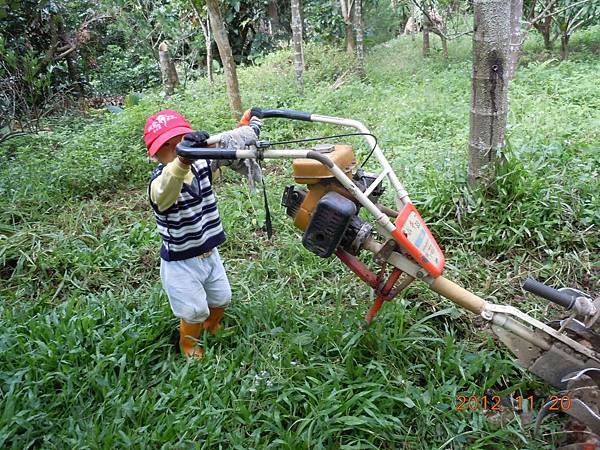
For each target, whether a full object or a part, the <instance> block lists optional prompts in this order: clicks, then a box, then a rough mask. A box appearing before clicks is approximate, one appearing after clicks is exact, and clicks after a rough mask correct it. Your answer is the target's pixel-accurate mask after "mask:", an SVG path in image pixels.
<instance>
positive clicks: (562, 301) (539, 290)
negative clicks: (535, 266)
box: [523, 277, 576, 309]
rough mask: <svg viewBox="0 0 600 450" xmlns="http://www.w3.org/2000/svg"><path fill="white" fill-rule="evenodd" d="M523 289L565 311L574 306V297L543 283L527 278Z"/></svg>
mask: <svg viewBox="0 0 600 450" xmlns="http://www.w3.org/2000/svg"><path fill="white" fill-rule="evenodd" d="M523 289H525V290H526V291H529V292H531V293H532V294H535V295H539V296H540V297H542V298H545V299H546V300H550V301H551V302H554V303H556V304H557V305H559V306H562V307H563V308H566V309H571V308H572V307H573V306H574V305H575V300H576V298H575V297H572V296H570V295H567V294H565V293H563V292H560V291H558V290H556V289H554V288H553V287H550V286H547V285H545V284H544V283H540V282H539V281H537V280H535V279H533V278H531V277H529V278H527V280H525V283H523Z"/></svg>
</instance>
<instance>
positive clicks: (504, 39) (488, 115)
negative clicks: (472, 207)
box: [468, 0, 510, 186]
mask: <svg viewBox="0 0 600 450" xmlns="http://www.w3.org/2000/svg"><path fill="white" fill-rule="evenodd" d="M473 6H474V8H473V9H474V17H475V31H474V34H473V76H472V80H473V81H472V98H471V120H470V122H471V123H470V134H469V168H468V177H469V184H470V185H471V186H477V185H479V184H480V183H482V182H483V183H486V184H487V183H489V182H490V181H491V180H492V178H493V176H494V173H495V172H494V171H495V168H496V164H497V162H498V151H499V150H500V149H501V148H502V147H504V133H505V130H506V116H507V113H508V76H507V72H508V65H509V58H510V52H509V49H510V2H507V1H506V0H474V2H473Z"/></svg>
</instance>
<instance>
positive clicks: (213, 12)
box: [206, 0, 242, 119]
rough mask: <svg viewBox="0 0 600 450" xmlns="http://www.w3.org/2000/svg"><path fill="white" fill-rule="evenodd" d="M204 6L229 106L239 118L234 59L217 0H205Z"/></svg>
mask: <svg viewBox="0 0 600 450" xmlns="http://www.w3.org/2000/svg"><path fill="white" fill-rule="evenodd" d="M206 6H207V8H208V17H209V19H210V26H211V28H212V30H213V35H214V38H215V42H216V43H217V47H218V48H219V55H220V56H221V62H222V63H223V71H224V72H225V79H226V82H227V94H228V96H229V107H230V108H231V113H232V114H233V116H234V118H235V119H239V117H240V116H241V115H242V99H241V97H240V88H239V84H238V78H237V71H236V66H235V61H234V60H233V54H232V52H231V45H229V37H228V36H227V32H226V31H225V22H223V17H222V15H221V10H220V8H219V2H218V1H217V0H206Z"/></svg>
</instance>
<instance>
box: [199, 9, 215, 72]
mask: <svg viewBox="0 0 600 450" xmlns="http://www.w3.org/2000/svg"><path fill="white" fill-rule="evenodd" d="M200 26H201V27H202V33H203V34H204V41H205V42H206V76H207V77H208V82H209V83H212V82H213V81H214V80H213V68H212V66H213V56H212V36H211V33H210V24H209V23H208V19H206V23H205V22H204V19H202V18H201V17H200Z"/></svg>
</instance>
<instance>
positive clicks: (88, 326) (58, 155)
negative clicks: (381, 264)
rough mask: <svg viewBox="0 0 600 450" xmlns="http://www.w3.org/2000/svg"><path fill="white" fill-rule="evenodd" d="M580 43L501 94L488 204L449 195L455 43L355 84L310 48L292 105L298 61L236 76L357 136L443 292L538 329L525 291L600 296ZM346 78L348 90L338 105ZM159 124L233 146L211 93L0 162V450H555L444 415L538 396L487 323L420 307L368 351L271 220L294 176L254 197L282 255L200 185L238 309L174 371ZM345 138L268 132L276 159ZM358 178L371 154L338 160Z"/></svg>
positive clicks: (458, 141)
mask: <svg viewBox="0 0 600 450" xmlns="http://www.w3.org/2000/svg"><path fill="white" fill-rule="evenodd" d="M580 36H581V37H579V35H577V34H576V35H575V36H574V38H573V48H574V51H573V54H572V60H570V61H566V62H559V61H557V60H555V59H553V58H552V55H547V54H545V53H543V52H542V49H541V45H540V42H539V40H538V39H533V40H531V42H528V44H527V46H526V53H525V54H524V56H523V60H522V63H523V64H522V66H521V67H520V68H519V71H518V74H517V77H516V79H515V80H514V82H513V84H512V85H511V90H510V95H511V99H510V111H511V112H510V118H509V122H510V128H509V130H508V133H507V136H508V140H509V143H510V146H509V150H508V153H507V156H508V161H509V163H508V164H507V166H506V168H505V169H504V172H503V173H502V176H501V177H500V179H499V180H498V182H497V183H496V185H495V186H493V187H492V188H491V190H490V192H486V193H471V192H469V191H468V190H467V189H466V188H465V185H464V173H465V172H466V169H465V167H466V147H467V146H466V142H467V136H468V111H469V102H470V86H469V83H470V80H469V77H470V61H469V49H470V41H469V39H468V38H466V39H464V40H459V41H457V42H453V43H451V45H450V58H449V60H448V61H447V62H445V61H443V60H442V59H441V57H440V55H438V54H435V55H434V56H433V57H432V58H430V59H428V60H423V59H422V58H421V57H420V56H419V49H418V45H417V44H418V43H413V42H411V41H410V39H400V40H395V41H391V42H389V43H386V44H383V45H380V46H377V47H376V48H374V49H372V51H371V52H370V53H369V56H368V78H367V81H360V80H357V79H355V78H353V77H352V75H344V74H345V73H346V72H347V71H348V70H349V69H350V68H351V61H349V60H348V58H347V57H346V56H345V55H344V54H342V53H340V52H337V51H335V50H334V49H330V48H326V47H321V46H308V53H307V56H306V61H307V66H308V68H309V70H308V72H307V73H306V85H307V89H306V96H305V97H299V96H298V95H297V93H296V91H295V88H294V82H293V80H294V75H293V71H292V64H291V55H288V54H286V53H277V54H273V55H269V56H267V57H265V58H264V60H263V61H261V65H259V66H255V67H254V66H253V67H246V68H243V69H242V70H241V71H240V78H241V80H240V83H241V88H242V92H243V95H244V101H245V103H246V105H247V106H250V105H259V106H264V107H288V108H294V109H302V110H309V111H315V112H321V113H326V114H331V115H341V116H348V117H355V118H358V119H361V120H363V121H364V122H365V123H367V124H368V126H369V127H370V128H371V129H372V131H373V132H374V133H375V134H376V135H377V136H378V138H379V140H380V142H381V145H382V147H383V148H384V149H385V150H386V153H387V154H388V156H389V158H390V160H391V162H392V164H393V165H394V167H395V168H396V170H397V173H398V175H399V176H400V177H401V179H402V180H403V181H404V182H405V184H406V186H407V187H408V190H409V192H411V197H412V198H413V199H414V200H415V201H417V202H418V204H419V208H420V209H421V211H422V212H423V215H424V216H425V217H427V219H428V221H429V222H430V223H431V227H432V229H433V231H434V233H435V234H436V236H438V237H439V241H440V242H441V244H442V246H443V248H444V250H445V253H446V255H447V259H448V265H447V269H446V274H447V276H449V277H450V278H454V279H457V280H459V281H460V282H461V284H463V285H464V286H465V287H468V288H470V289H472V290H473V291H474V292H477V293H479V294H481V295H484V296H485V297H486V298H489V299H491V300H493V301H498V302H509V303H512V304H516V305H518V306H521V307H522V308H523V309H524V310H526V311H527V312H530V313H532V314H534V315H535V316H536V317H540V318H545V317H548V316H554V315H556V314H557V313H558V311H557V310H555V309H554V308H552V307H549V305H548V304H546V303H542V302H538V301H535V300H533V299H532V298H531V297H528V296H526V295H523V292H522V291H521V290H520V289H519V287H518V286H519V283H520V281H521V280H522V279H523V278H524V277H525V276H527V275H529V274H531V275H534V276H538V277H539V278H542V279H546V280H550V282H551V283H556V284H566V285H572V286H577V287H581V288H583V289H586V290H588V291H596V292H597V290H598V286H597V282H598V271H597V267H598V266H599V265H598V259H597V256H596V255H595V252H596V251H597V248H598V230H597V227H598V223H599V222H600V217H599V214H600V208H599V204H598V192H600V189H599V186H598V173H597V171H598V167H600V165H599V164H598V163H599V156H598V155H600V152H599V151H598V147H600V134H599V131H598V130H599V129H600V127H598V125H599V123H600V112H599V111H600V108H598V106H599V105H598V98H600V88H599V87H598V84H597V80H596V77H595V74H596V73H598V70H599V69H600V58H599V57H598V55H597V52H596V53H595V49H597V45H598V42H600V29H599V28H598V27H596V28H593V29H591V30H586V31H585V32H582V33H581V35H580ZM341 76H344V79H345V82H344V83H342V85H341V86H340V87H339V88H338V89H336V90H333V89H332V85H333V83H334V82H335V81H336V80H337V79H338V78H339V77H341ZM161 107H174V108H176V109H178V110H180V111H182V112H183V113H184V114H186V115H187V116H189V118H190V120H191V121H192V123H193V124H195V126H197V127H199V128H205V129H207V130H208V131H218V130H222V129H225V128H230V127H232V126H233V125H234V122H233V121H232V119H231V118H230V117H229V114H228V112H227V111H228V108H227V100H226V97H225V95H224V90H223V83H222V80H217V82H216V83H215V85H214V86H209V85H208V84H207V83H206V82H205V81H204V80H202V81H199V82H198V83H196V84H194V85H192V86H190V87H189V88H188V90H187V91H185V92H179V93H177V94H176V95H175V96H173V97H172V98H171V99H168V100H167V99H164V98H162V97H160V96H159V95H157V94H155V93H152V92H148V93H146V95H145V98H144V100H143V101H142V102H141V103H140V104H139V105H136V106H132V107H129V108H127V109H126V111H125V112H124V113H123V114H120V115H113V114H110V113H107V112H103V111H90V112H89V113H88V114H87V115H85V116H83V117H82V116H77V115H72V116H65V117H62V118H60V119H59V120H56V121H55V122H54V123H52V124H51V127H50V128H51V129H50V131H48V132H45V133H43V134H41V135H39V136H29V137H26V138H15V139H13V140H10V141H8V142H7V143H5V144H4V145H3V146H2V147H1V148H0V161H1V162H2V164H0V199H1V200H0V203H1V208H0V279H1V280H2V282H1V284H0V296H1V298H2V302H1V303H0V325H1V329H2V332H1V334H0V336H1V337H0V355H1V356H0V395H1V396H2V397H1V398H2V402H0V446H1V447H3V448H19V449H20V448H65V447H67V448H70V447H73V448H121V447H136V448H142V447H143V448H147V447H165V448H182V447H183V448H196V447H198V448H219V447H220V448H240V449H248V448H294V449H295V448H424V447H425V448H464V447H469V448H490V447H494V446H496V447H498V448H554V447H555V446H556V443H557V439H558V438H560V437H561V435H560V433H557V434H554V433H555V432H558V431H559V430H560V429H561V427H562V425H563V424H562V423H561V422H560V421H559V420H554V421H550V422H548V423H547V424H546V425H545V426H544V428H543V431H544V433H546V435H547V436H546V437H545V438H544V439H542V438H540V437H539V436H534V435H533V433H532V427H531V425H527V424H522V423H521V421H520V418H519V416H518V415H517V414H515V413H513V414H508V413H507V414H505V415H503V416H502V417H499V418H498V417H497V418H495V419H494V418H491V417H488V416H484V415H483V413H482V412H481V411H472V412H471V411H457V410H456V396H457V395H478V396H481V395H484V394H486V393H487V392H497V393H499V394H500V395H503V396H509V395H519V393H523V394H525V393H535V395H536V396H537V398H538V400H537V403H538V404H536V405H535V406H537V407H539V406H540V405H541V403H542V401H543V399H544V398H546V397H547V395H548V394H549V392H550V391H549V390H548V388H547V387H545V386H544V385H543V383H542V382H541V381H539V380H538V379H537V378H535V377H534V376H532V375H530V374H528V373H526V372H524V371H523V370H522V369H520V368H519V367H518V366H517V365H516V364H515V363H514V362H513V360H512V359H511V357H510V355H509V353H508V352H507V351H506V350H505V349H503V348H502V347H500V346H498V345H497V344H496V342H495V341H494V339H493V338H492V337H491V336H490V335H489V334H487V333H486V332H485V331H484V330H482V329H481V326H480V322H478V321H477V320H476V319H474V318H473V317H471V316H469V315H467V314H466V313H465V312H463V311H461V310H458V309H456V308H454V307H452V306H451V305H450V304H449V303H448V302H447V301H445V300H442V299H440V298H439V297H437V296H435V295H433V294H432V293H431V292H429V291H427V290H426V289H424V288H423V286H419V285H415V286H414V287H412V288H410V289H409V290H408V291H407V293H406V294H405V295H404V296H403V298H402V299H399V300H397V301H395V302H394V303H393V304H388V305H386V306H385V307H384V308H383V310H382V312H381V313H380V315H379V316H378V317H377V320H376V322H375V323H374V324H373V325H372V326H371V327H370V328H369V329H367V330H363V329H361V328H360V324H361V319H362V316H363V314H364V312H365V311H366V309H367V308H368V306H369V304H370V301H371V300H372V298H371V294H370V292H369V291H368V290H367V289H366V287H364V286H363V285H361V284H360V283H358V282H357V281H356V280H355V279H354V277H353V276H351V274H350V273H349V272H348V271H346V270H344V269H343V267H342V266H341V265H340V264H338V263H336V261H334V260H322V259H320V258H318V257H317V256H315V255H313V254H311V253H309V252H307V251H306V250H305V249H304V248H303V247H302V245H301V243H300V239H299V237H300V233H299V232H298V231H296V230H295V229H294V228H293V225H292V224H291V223H290V222H289V220H288V218H287V217H285V213H284V211H283V208H281V207H279V206H277V205H278V203H279V198H280V195H281V192H282V189H283V186H285V185H286V184H289V183H290V182H291V180H290V178H289V175H290V167H289V166H286V165H285V164H279V163H269V164H268V170H267V175H266V181H267V186H268V192H269V198H270V201H271V209H272V212H273V214H274V227H275V230H276V232H275V236H274V238H273V239H272V240H271V241H269V240H267V239H266V236H265V233H264V232H263V231H262V230H261V229H260V225H261V224H262V223H263V218H264V213H263V211H262V203H261V198H260V196H259V195H256V196H252V195H250V194H249V193H248V191H247V188H246V187H245V186H244V185H243V183H242V182H240V181H239V180H238V179H237V178H236V176H234V175H232V174H230V173H226V172H225V173H224V180H223V181H222V182H220V183H217V185H216V191H217V194H218V197H219V205H220V211H221V214H222V217H223V222H224V225H225V228H226V231H227V233H228V241H227V242H226V243H225V244H224V245H223V247H222V249H221V253H222V255H223V258H224V260H225V264H226V267H227V270H228V273H229V276H230V280H231V282H232V287H233V292H234V303H233V305H232V307H231V308H230V310H229V311H228V314H227V316H226V319H225V324H226V330H225V332H224V333H223V334H222V335H220V336H218V337H212V336H210V337H209V336H204V337H203V340H204V341H205V344H206V345H205V347H206V350H207V356H206V358H205V359H204V360H203V361H202V362H200V363H196V362H185V361H183V360H182V358H181V356H180V355H179V354H178V353H177V352H176V350H175V347H174V346H173V340H174V338H175V333H176V325H177V321H176V319H175V318H174V317H173V316H172V313H171V311H170V309H169V306H168V303H167V300H166V297H165V295H164V293H163V292H162V289H161V287H160V282H159V277H158V245H159V243H158V235H157V233H156V231H155V225H154V221H153V218H152V215H151V213H150V210H149V208H148V205H147V200H146V192H145V185H146V180H147V178H148V176H149V173H150V170H151V168H152V165H151V164H150V163H148V162H147V161H146V160H145V158H144V150H143V142H142V139H141V130H142V128H143V124H144V120H145V118H146V117H147V116H148V115H149V114H151V113H152V112H155V111H156V110H157V109H158V108H161ZM333 131H338V130H335V129H334V128H331V127H319V126H314V125H310V124H305V123H290V122H282V121H279V122H276V123H275V122H270V123H267V125H266V126H265V127H264V135H265V137H268V138H269V139H272V140H276V139H282V138H291V137H306V136H313V135H321V134H325V133H328V132H333ZM349 141H350V142H351V143H353V144H354V145H355V146H356V148H357V150H358V151H359V154H360V155H364V154H365V151H366V150H367V149H366V148H365V147H364V145H363V144H361V143H360V141H358V140H353V139H349Z"/></svg>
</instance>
